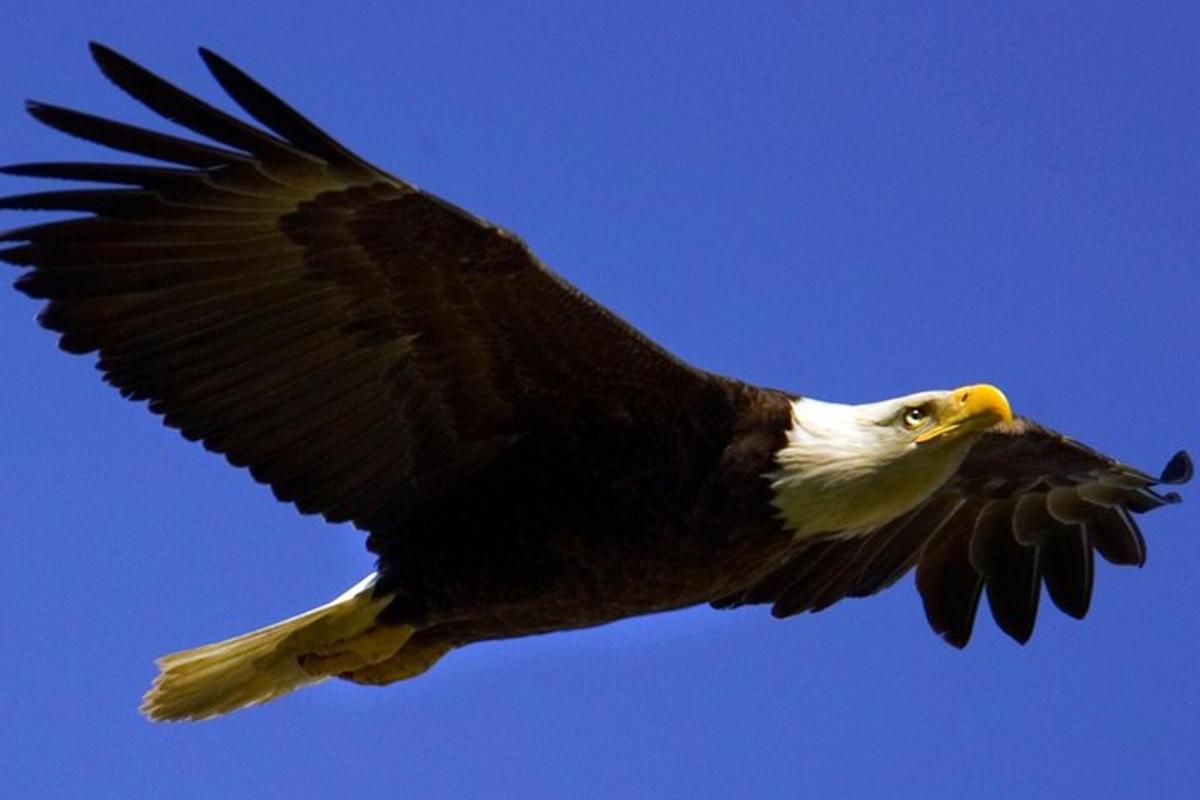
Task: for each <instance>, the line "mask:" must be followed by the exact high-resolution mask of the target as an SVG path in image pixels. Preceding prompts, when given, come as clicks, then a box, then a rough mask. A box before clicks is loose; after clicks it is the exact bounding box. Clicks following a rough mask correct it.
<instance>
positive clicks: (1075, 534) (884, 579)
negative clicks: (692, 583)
mask: <svg viewBox="0 0 1200 800" xmlns="http://www.w3.org/2000/svg"><path fill="white" fill-rule="evenodd" d="M1191 476H1192V463H1191V460H1190V459H1189V458H1188V456H1187V454H1186V453H1182V452H1180V453H1177V454H1176V455H1175V456H1174V458H1172V459H1171V461H1170V462H1169V463H1168V464H1167V466H1166V468H1165V469H1164V470H1163V472H1162V475H1161V476H1160V477H1159V478H1158V479H1157V480H1156V479H1154V478H1153V477H1151V476H1150V475H1147V474H1146V473H1144V472H1141V471H1139V470H1137V469H1134V468H1132V467H1130V466H1127V465H1125V464H1122V463H1120V462H1118V461H1116V460H1114V459H1112V458H1109V457H1108V456H1105V455H1103V454H1101V453H1098V452H1096V451H1095V450H1092V449H1091V448H1089V447H1086V446H1085V445H1082V444H1080V443H1078V442H1075V441H1073V440H1071V439H1069V438H1067V437H1065V436H1063V435H1061V434H1059V433H1056V432H1054V431H1051V430H1049V429H1047V428H1044V427H1042V426H1041V425H1038V424H1037V423H1035V422H1032V421H1030V420H1027V419H1021V418H1018V419H1016V420H1014V421H1013V422H1012V423H1007V424H1000V425H997V426H995V427H993V428H992V429H990V430H989V431H988V432H987V433H985V434H984V436H983V437H982V438H981V439H980V440H979V441H978V442H977V443H976V444H975V445H974V446H973V447H972V449H971V451H970V452H969V453H968V455H967V457H966V459H965V460H964V462H963V464H962V466H961V467H960V468H959V470H958V472H957V473H956V474H955V475H954V476H953V477H952V478H951V479H950V480H949V481H947V482H946V485H945V486H943V487H942V488H941V489H940V490H939V491H938V492H936V493H935V494H934V495H933V496H932V497H930V498H929V499H928V500H927V501H925V502H924V503H923V504H922V505H920V506H919V507H917V508H916V509H914V510H913V511H911V512H909V513H908V514H905V515H903V516H901V517H899V518H897V519H895V520H892V521H891V522H889V523H887V524H886V525H883V526H881V527H880V528H878V529H877V530H874V531H871V532H869V533H867V534H864V535H862V536H857V537H853V538H847V539H837V538H831V539H826V540H817V541H815V542H814V543H813V544H812V545H810V546H809V547H807V548H806V549H805V550H803V551H802V552H801V553H800V554H798V555H797V556H796V557H795V558H794V559H793V560H792V561H790V562H789V563H788V564H786V565H784V566H783V567H781V568H780V569H779V570H777V571H776V572H775V573H773V574H772V575H770V576H769V577H767V578H766V579H764V580H763V581H762V582H760V583H759V584H757V585H756V586H754V587H752V588H751V589H749V590H747V591H746V592H744V593H741V594H739V595H735V596H733V597H729V598H724V599H723V600H721V601H718V603H717V605H719V606H731V605H741V604H746V603H772V604H773V607H772V613H773V614H774V615H775V616H778V617H786V616H791V615H793V614H798V613H800V612H802V611H820V610H821V609H823V608H827V607H828V606H830V605H832V604H833V603H835V602H837V601H838V600H840V599H842V598H843V597H865V596H867V595H871V594H875V593H876V592H878V591H880V590H882V589H884V588H886V587H888V586H890V585H892V584H893V583H895V582H896V581H897V580H899V579H900V578H901V577H902V576H904V575H905V574H906V573H907V572H908V571H909V570H910V569H912V568H913V567H914V566H915V567H916V573H917V588H918V590H919V591H920V593H921V598H922V600H923V601H924V604H925V613H926V616H927V617H928V619H929V624H930V626H931V627H932V628H933V629H934V631H936V632H937V633H938V634H940V635H941V636H942V637H943V638H944V639H945V640H946V641H947V642H949V643H950V644H952V645H954V646H956V647H964V646H965V645H966V644H967V642H968V640H969V639H970V638H971V630H972V628H973V627H974V624H975V612H976V610H977V609H978V607H979V600H980V597H981V596H982V595H983V594H984V593H985V592H986V594H987V598H988V605H989V607H990V608H991V611H992V616H993V617H994V618H995V620H996V623H997V624H998V625H999V626H1000V627H1001V629H1003V630H1004V631H1005V633H1007V634H1008V635H1009V636H1011V637H1013V638H1014V639H1016V640H1017V641H1019V642H1022V643H1023V642H1025V641H1027V640H1028V639H1029V637H1030V636H1031V635H1032V634H1033V625H1034V620H1035V618H1036V616H1037V609H1038V599H1039V597H1040V594H1041V587H1042V584H1043V583H1045V585H1046V589H1047V591H1048V593H1049V595H1050V599H1051V600H1052V601H1053V602H1054V604H1055V605H1056V606H1058V607H1059V608H1060V609H1061V610H1063V611H1064V612H1066V613H1067V614H1070V615H1071V616H1073V617H1076V618H1080V619H1081V618H1083V616H1084V615H1086V614H1087V611H1088V606H1089V604H1090V601H1091V596H1092V579H1093V551H1095V552H1098V553H1100V555H1101V556H1102V557H1103V558H1104V559H1105V560H1107V561H1109V562H1111V563H1113V564H1132V565H1138V566H1140V565H1141V564H1142V563H1144V561H1145V559H1146V544H1145V541H1144V540H1143V538H1142V534H1141V532H1140V531H1139V530H1138V525H1137V522H1136V521H1135V520H1134V518H1133V517H1132V515H1131V514H1133V513H1144V512H1147V511H1151V510H1153V509H1155V508H1159V507H1161V506H1163V505H1166V504H1168V503H1174V502H1177V501H1178V499H1179V498H1178V496H1177V495H1175V494H1173V493H1166V494H1164V493H1160V492H1158V491H1155V489H1154V487H1155V486H1156V485H1158V484H1179V483H1184V482H1186V481H1188V480H1189V479H1190V478H1191Z"/></svg>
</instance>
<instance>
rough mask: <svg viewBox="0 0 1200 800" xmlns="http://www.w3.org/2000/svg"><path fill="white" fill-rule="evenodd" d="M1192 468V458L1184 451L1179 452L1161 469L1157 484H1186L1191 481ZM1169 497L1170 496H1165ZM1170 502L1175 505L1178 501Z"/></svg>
mask: <svg viewBox="0 0 1200 800" xmlns="http://www.w3.org/2000/svg"><path fill="white" fill-rule="evenodd" d="M1194 471H1195V470H1194V468H1193V466H1192V457H1191V456H1189V455H1188V453H1187V451H1186V450H1180V451H1179V452H1178V453H1176V454H1175V455H1173V456H1171V460H1170V461H1168V462H1167V465H1166V466H1165V467H1163V471H1162V475H1160V476H1159V478H1158V482H1159V483H1168V484H1172V485H1176V486H1178V485H1179V484H1181V483H1187V482H1188V481H1190V480H1191V479H1192V475H1193V473H1194ZM1167 496H1168V497H1171V496H1172V495H1167ZM1174 496H1175V497H1178V495H1174ZM1171 502H1174V503H1177V502H1179V501H1178V500H1172V501H1171Z"/></svg>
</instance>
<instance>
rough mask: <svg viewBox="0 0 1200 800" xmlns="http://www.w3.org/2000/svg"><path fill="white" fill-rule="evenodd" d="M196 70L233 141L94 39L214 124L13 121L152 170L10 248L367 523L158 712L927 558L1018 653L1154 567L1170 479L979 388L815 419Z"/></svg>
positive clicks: (65, 306) (141, 356)
mask: <svg viewBox="0 0 1200 800" xmlns="http://www.w3.org/2000/svg"><path fill="white" fill-rule="evenodd" d="M200 53H201V56H202V58H203V60H204V62H205V64H206V65H207V66H208V68H209V70H210V71H211V72H212V74H213V76H214V77H215V78H216V80H217V82H218V83H220V85H221V86H222V87H223V88H224V89H225V91H226V92H227V93H228V94H229V95H230V96H231V97H232V98H233V99H234V100H235V101H236V102H237V103H238V105H240V106H241V108H242V109H244V110H245V112H246V113H247V114H248V115H249V116H250V117H252V118H253V119H254V120H256V121H257V123H258V125H254V124H250V123H248V122H245V121H243V120H241V119H238V118H236V117H234V116H231V115H229V114H227V113H225V112H222V111H220V110H218V109H216V108H214V107H213V106H211V105H209V104H207V103H205V102H203V101H201V100H199V99H197V98H196V97H194V96H192V95H190V94H187V93H186V92H184V91H182V90H180V89H178V88H176V87H175V86H173V85H172V84H170V83H168V82H166V81H164V80H163V79H161V78H159V77H157V76H155V75H154V74H152V73H150V72H149V71H147V70H146V69H144V68H142V67H140V66H138V65H137V64H135V63H133V62H132V61H130V60H128V59H127V58H125V57H123V56H121V55H119V54H117V53H115V52H113V51H112V50H110V49H107V48H105V47H102V46H99V45H93V46H92V54H93V56H94V57H95V60H96V62H97V64H98V65H99V67H100V69H101V70H102V71H103V72H104V74H105V75H107V76H108V78H109V79H111V80H112V81H113V82H114V83H115V84H116V85H117V86H119V87H120V88H121V89H123V90H125V91H126V92H128V93H129V94H130V95H132V96H133V97H134V98H135V99H137V100H139V101H141V102H142V103H143V104H145V105H146V106H148V107H149V108H150V109H151V110H153V111H155V112H157V113H158V114H160V115H162V116H163V117H165V118H167V119H169V120H171V121H172V122H175V123H178V124H179V125H181V126H183V127H184V128H187V129H190V131H192V132H193V133H194V134H198V135H199V136H200V137H203V140H200V139H195V138H186V137H178V136H173V135H167V134H164V133H158V132H155V131H151V130H147V129H143V128H138V127H133V126H131V125H127V124H123V123H120V122H115V121H111V120H107V119H102V118H99V117H96V116H92V115H89V114H86V113H82V112H80V111H74V110H70V109H67V108H62V107H57V106H52V105H46V104H43V103H34V102H31V103H29V105H28V110H29V113H30V114H32V115H33V116H34V117H35V118H36V119H37V120H39V121H40V122H42V123H44V124H46V125H48V126H50V127H52V128H55V129H57V130H59V131H62V132H64V133H67V134H70V135H72V136H76V137H80V138H82V139H86V140H89V141H91V142H94V143H97V144H100V145H104V146H106V147H109V148H112V149H114V150H118V151H122V152H124V153H132V154H136V155H138V156H143V157H145V158H147V159H149V160H150V162H151V163H147V164H142V165H133V164H129V163H76V162H48V163H31V164H20V165H16V166H9V167H6V168H4V170H3V171H4V172H6V173H8V174H10V175H19V176H33V177H39V178H57V179H67V180H75V181H85V182H87V183H89V184H100V185H101V188H82V189H73V190H58V191H47V192H40V193H35V194H25V195H19V196H12V197H7V198H4V199H3V200H0V208H5V209H35V210H53V211H73V212H83V216H75V217H72V218H68V219H65V220H56V221H51V222H44V223H40V224H34V225H31V226H29V227H23V228H19V229H16V230H10V231H8V232H7V233H4V234H3V235H2V238H0V241H2V242H3V243H4V244H3V247H4V249H3V250H0V258H2V259H3V260H4V261H6V262H9V263H11V264H14V265H16V266H18V267H22V268H25V269H26V270H27V271H26V272H24V273H23V275H22V276H21V277H20V278H19V279H18V281H17V283H16V285H17V287H18V288H19V289H20V290H21V291H23V292H24V293H26V294H27V295H29V296H31V297H34V298H39V299H44V300H47V301H49V302H48V303H47V304H46V306H45V308H44V309H43V311H42V312H41V316H40V321H41V323H42V324H43V325H44V326H45V327H47V328H49V329H51V330H53V331H56V332H58V333H59V334H60V335H61V339H60V340H59V341H60V345H61V347H62V349H63V350H66V351H67V352H70V353H93V352H95V353H98V354H99V367H100V369H101V370H102V371H103V373H104V376H105V379H106V380H107V381H108V382H109V383H111V384H112V385H114V386H115V387H116V388H117V389H118V390H119V391H120V392H121V394H122V395H124V396H125V397H127V398H129V399H132V400H143V401H147V402H148V404H149V407H150V410H151V411H153V412H154V413H155V414H158V415H161V416H162V418H163V421H164V422H165V424H166V425H168V426H170V427H173V428H176V429H178V430H179V431H180V432H181V433H182V434H183V436H184V437H186V438H187V439H190V440H193V441H198V442H201V443H203V445H204V446H205V447H206V448H208V449H209V450H211V451H213V452H216V453H221V454H223V455H224V456H225V458H226V459H228V461H229V462H230V463H231V464H233V465H235V466H237V467H244V468H247V469H249V471H250V473H251V475H253V477H254V478H255V479H256V480H258V481H260V482H262V483H265V484H269V485H270V486H271V488H272V489H273V490H274V493H275V495H276V496H277V497H278V498H279V499H280V500H282V501H285V502H288V503H292V504H294V505H295V506H296V508H297V509H299V510H300V511H301V512H302V513H306V514H321V515H322V516H324V517H325V519H327V520H328V521H330V522H351V523H353V524H354V525H355V526H356V527H358V528H360V529H361V530H363V531H365V532H366V533H367V547H368V549H369V550H370V551H371V552H372V553H373V554H375V555H376V556H377V559H378V561H377V568H376V571H375V572H373V573H372V574H371V575H369V576H368V577H367V578H366V579H364V580H363V581H362V582H361V583H359V584H357V585H356V586H354V587H352V588H351V589H350V590H349V591H347V592H346V593H344V594H343V595H341V596H340V597H338V598H337V599H335V600H333V601H331V602H330V603H328V604H326V605H324V606H321V607H319V608H316V609H313V610H311V611H308V612H306V613H304V614H301V615H299V616H296V617H293V618H291V619H288V620H285V621H283V622H279V623H276V624H274V625H271V626H269V627H266V628H263V629H260V630H256V631H254V632H252V633H248V634H245V635H242V636H238V637H236V638H233V639H229V640H226V641H222V642H217V643H215V644H209V645H206V646H203V647H198V648H195V649H192V650H185V651H182V652H178V653H174V654H172V655H168V656H166V657H164V658H162V659H161V660H160V661H159V666H160V673H159V675H158V677H157V679H156V680H155V681H154V684H153V687H152V688H151V689H150V691H149V692H148V693H147V695H146V697H145V700H144V705H143V710H144V712H145V713H146V714H147V715H148V716H149V717H151V718H153V719H156V720H179V719H202V718H207V717H212V716H216V715H219V714H223V713H226V712H228V711H231V710H234V709H237V708H240V707H243V706H247V705H251V704H255V703H261V702H264V701H267V700H270V699H272V698H275V697H278V696H279V695H282V694H284V693H286V692H289V691H291V690H293V689H295V688H297V687H300V686H303V685H306V684H311V683H316V682H318V681H321V680H324V679H325V678H329V677H339V678H343V679H345V680H349V681H354V682H357V683H362V684H387V683H391V682H394V681H398V680H402V679H405V678H411V677H413V676H416V675H419V674H421V673H422V672H424V671H425V670H427V669H429V668H430V667H431V666H433V665H434V664H435V663H436V662H437V661H438V660H439V659H440V658H442V657H443V656H444V655H446V654H447V653H448V652H449V651H451V650H453V649H456V648H460V647H463V646H465V645H469V644H471V643H472V642H479V641H484V640H491V639H500V638H510V637H518V636H527V635H530V634H536V633H545V632H549V631H559V630H566V629H572V628H581V627H585V626H592V625H599V624H601V623H606V622H611V621H613V620H617V619H621V618H624V617H629V616H632V615H637V614H646V613H650V612H656V611H664V610H668V609H676V608H683V607H686V606H692V605H696V604H700V603H710V604H712V605H713V606H716V607H731V606H738V605H743V604H770V605H771V609H772V613H773V614H774V615H775V616H777V617H787V616H791V615H794V614H798V613H800V612H804V611H819V610H821V609H823V608H826V607H828V606H830V605H832V604H833V603H836V602H838V601H839V600H841V599H842V598H845V597H862V596H866V595H871V594H874V593H876V592H878V591H880V590H882V589H884V588H885V587H887V586H890V585H891V584H893V583H895V582H896V581H897V580H899V579H900V578H901V577H902V576H903V575H905V574H906V573H908V572H909V571H911V570H914V569H915V572H916V585H917V588H918V590H919V591H920V594H921V597H922V599H923V601H924V606H925V612H926V614H927V616H928V619H929V623H930V625H931V626H932V628H933V629H934V631H936V632H937V633H938V634H940V635H941V636H942V637H943V638H944V639H945V640H946V641H948V642H949V643H950V644H952V645H954V646H956V647H962V646H965V645H966V644H967V641H968V639H969V638H970V635H971V630H972V626H973V624H974V619H975V615H976V609H977V607H978V605H979V602H980V598H981V596H982V595H983V594H984V593H985V592H986V594H987V598H988V605H989V606H990V608H991V613H992V616H993V617H994V618H995V620H996V622H997V624H998V625H999V626H1000V627H1001V628H1002V629H1003V630H1004V631H1005V632H1006V633H1007V634H1009V635H1010V636H1011V637H1013V638H1014V639H1016V640H1017V641H1019V642H1025V641H1026V640H1027V639H1028V638H1029V637H1030V635H1031V633H1032V631H1033V625H1034V618H1035V616H1036V613H1037V608H1038V602H1039V596H1040V593H1041V586H1042V585H1043V584H1044V585H1045V587H1046V589H1047V593H1048V595H1049V597H1050V599H1051V601H1053V603H1054V604H1055V605H1056V606H1058V607H1059V608H1060V609H1061V610H1062V611H1064V612H1066V613H1067V614H1069V615H1071V616H1073V617H1083V616H1084V615H1085V614H1086V613H1087V610H1088V605H1089V601H1090V598H1091V594H1092V582H1093V553H1094V552H1098V553H1099V554H1100V555H1101V556H1102V557H1103V558H1104V559H1106V560H1108V561H1110V562H1112V563H1114V564H1133V565H1140V564H1141V563H1142V562H1143V560H1144V558H1145V553H1146V550H1145V544H1144V541H1143V539H1142V536H1141V534H1140V533H1139V531H1138V526H1137V524H1136V523H1135V521H1134V519H1133V517H1132V516H1131V514H1132V513H1142V512H1146V511H1150V510H1152V509H1155V508H1158V507H1160V506H1162V505H1165V504H1168V503H1173V502H1177V501H1178V499H1179V498H1178V496H1177V495H1175V494H1173V493H1163V492H1160V491H1158V490H1156V488H1155V486H1156V485H1157V484H1178V483H1183V482H1185V481H1187V480H1188V479H1189V478H1190V476H1191V474H1192V466H1191V462H1190V460H1189V459H1188V457H1187V455H1186V454H1184V453H1182V452H1181V453H1178V454H1176V455H1175V456H1174V457H1173V458H1172V459H1171V460H1170V462H1169V463H1168V464H1167V466H1166V468H1165V469H1164V470H1163V471H1162V473H1161V475H1160V476H1159V477H1158V478H1157V479H1156V478H1154V477H1152V476H1151V475H1148V474H1146V473H1144V472H1141V471H1139V470H1138V469H1135V468H1133V467H1130V466H1127V465H1125V464H1122V463H1119V462H1117V461H1115V460H1113V459H1111V458H1109V457H1107V456H1104V455H1102V454H1100V453H1097V452H1095V451H1093V450H1091V449H1089V448H1087V447H1085V446H1083V445H1082V444H1079V443H1077V442H1074V441H1072V440H1070V439H1068V438H1066V437H1064V436H1062V435H1059V434H1057V433H1054V432H1053V431H1050V430H1048V429H1046V428H1044V427H1042V426H1040V425H1038V424H1036V423H1034V422H1032V421H1030V420H1028V419H1023V418H1021V417H1017V416H1014V415H1013V413H1012V411H1011V409H1010V406H1009V402H1008V400H1007V399H1006V398H1005V396H1004V394H1003V393H1002V392H1001V391H1000V390H999V389H997V388H995V387H993V386H990V385H986V384H980V385H973V386H964V387H960V388H956V389H951V390H943V391H927V392H920V393H918V394H912V395H908V396H905V397H898V398H895V399H892V400H884V401H882V402H876V403H868V404H865V405H842V404H837V403H826V402H821V401H818V400H814V399H811V398H808V397H803V396H800V395H798V394H794V393H790V392H786V391H778V390H774V389H766V388H760V387H757V386H752V385H748V384H746V383H743V382H741V381H738V380H735V379H732V378H727V377H722V376H719V375H715V374H712V373H709V372H706V371H704V370H701V369H697V368H695V367H693V366H691V365H689V364H686V363H684V362H683V361H681V360H680V359H678V358H676V357H674V356H673V355H671V354H670V353H668V352H666V351H665V350H663V349H662V348H661V347H659V346H658V345H656V344H655V343H654V342H652V341H650V340H649V339H648V338H646V337H645V336H643V335H642V334H641V333H639V332H638V331H636V330H634V329H633V328H632V327H631V326H630V325H628V324H626V323H625V322H623V321H622V320H621V319H619V318H618V317H617V316H615V315H614V314H612V313H611V312H610V311H608V310H607V309H605V308H603V307H601V306H599V305H598V304H597V303H595V302H594V301H592V300H591V299H590V298H588V297H587V296H586V295H584V294H582V293H581V292H580V291H579V290H577V289H575V288H574V287H573V286H571V285H570V284H568V283H567V282H566V281H564V280H563V279H562V278H560V277H558V276H557V275H556V274H554V273H553V272H551V271H550V270H549V269H547V268H546V267H545V266H544V265H542V264H541V263H540V262H539V261H538V260H537V259H536V258H535V257H534V256H533V254H532V253H531V252H530V251H529V249H528V248H527V247H526V246H525V244H524V243H523V242H522V241H521V240H520V239H518V238H516V237H515V236H513V235H512V234H511V233H509V232H508V231H506V230H503V229H501V228H499V227H497V226H495V225H492V224H490V223H488V222H486V221H484V220H481V219H478V218H477V217H474V216H472V215H471V214H469V213H467V212H466V211H463V210H461V209H459V208H456V207H455V206H453V205H451V204H450V203H448V202H446V201H444V200H441V199H439V198H438V197H435V196H433V195H432V194H429V193H427V192H424V191H421V190H420V189H418V188H416V187H414V186H412V185H411V184H409V183H406V182H405V181H403V180H401V179H399V178H396V177H393V176H391V175H389V174H387V173H386V172H383V171H381V170H379V169H377V168H375V167H373V166H371V165H370V164H368V163H367V162H365V161H363V160H362V159H361V158H359V157H358V156H356V155H355V154H353V153H351V152H350V151H348V150H347V149H346V148H344V147H343V146H342V145H340V144H338V143H337V142H336V141H334V140H333V139H331V138H330V137H329V136H328V135H326V134H325V133H324V132H322V131H321V130H319V129H318V128H317V127H315V126H314V125H313V124H312V123H310V122H309V121H307V120H306V119H305V118H304V117H302V116H301V115H300V114H298V113H297V112H296V111H295V110H293V109H292V108H290V107H289V106H287V105H286V104H284V103H283V102H282V101H281V100H280V99H279V98H277V97H276V96H275V95H273V94H271V93H270V92H268V91H267V90H266V89H264V88H263V87H262V86H261V85H259V84H258V83H256V82H255V81H254V80H252V79H251V78H250V77H248V76H247V75H246V74H245V73H243V72H241V71H240V70H238V69H237V68H236V67H234V66H233V65H231V64H230V63H229V62H227V61H225V60H223V59H221V58H219V57H218V56H216V55H214V54H213V53H211V52H209V51H207V50H201V51H200Z"/></svg>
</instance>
